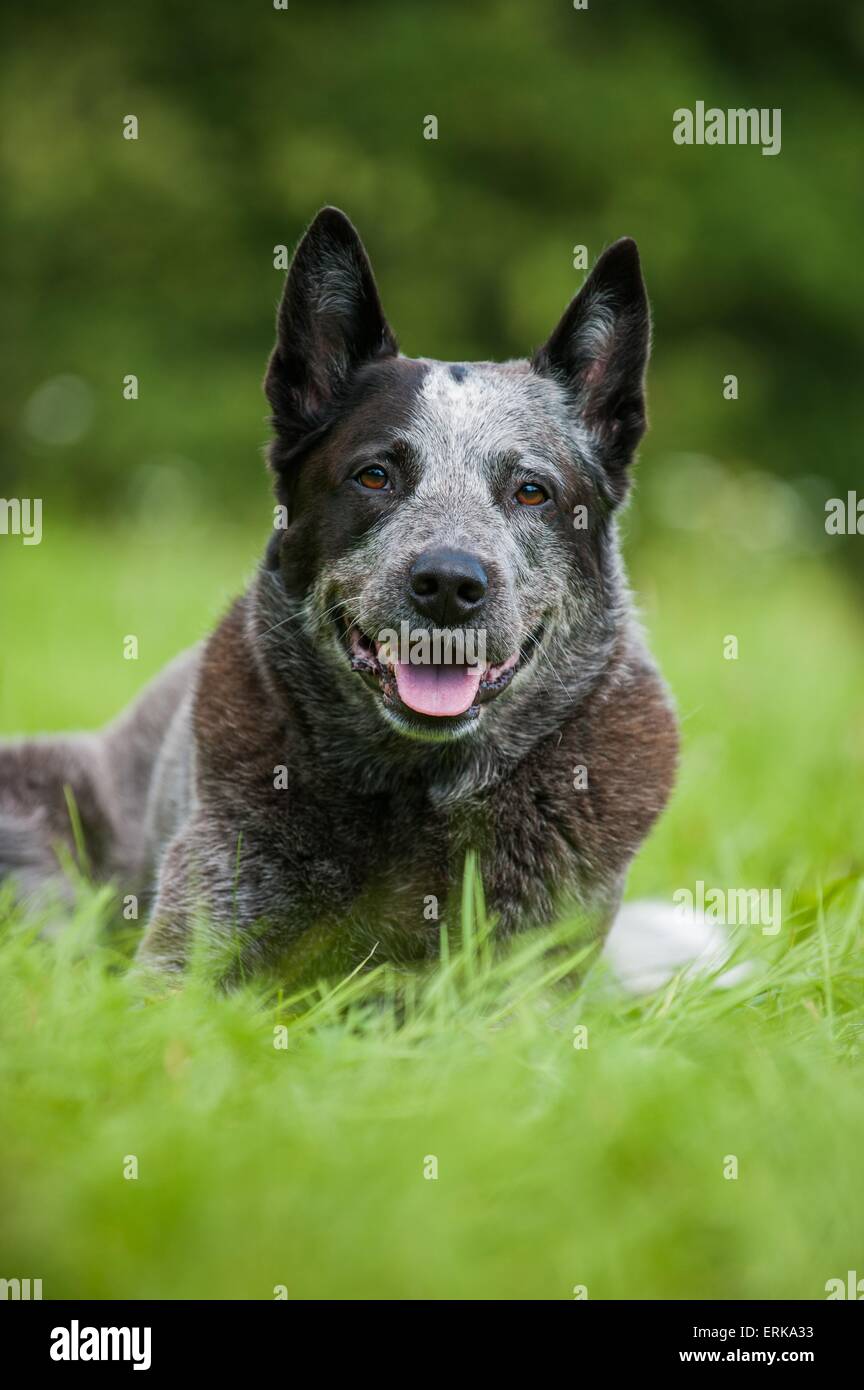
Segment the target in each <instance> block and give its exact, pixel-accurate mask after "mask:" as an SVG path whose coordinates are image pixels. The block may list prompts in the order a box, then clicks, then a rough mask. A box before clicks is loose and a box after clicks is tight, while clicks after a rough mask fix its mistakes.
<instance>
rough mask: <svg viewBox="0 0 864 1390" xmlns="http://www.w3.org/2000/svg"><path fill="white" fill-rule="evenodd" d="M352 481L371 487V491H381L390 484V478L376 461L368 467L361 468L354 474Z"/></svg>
mask: <svg viewBox="0 0 864 1390" xmlns="http://www.w3.org/2000/svg"><path fill="white" fill-rule="evenodd" d="M354 481H355V482H357V483H359V484H360V486H361V487H368V488H371V490H372V491H373V492H383V491H384V489H385V488H388V487H389V486H390V479H389V478H388V476H387V473H386V472H385V470H384V469H383V468H382V467H381V466H380V465H379V464H377V463H375V464H372V466H371V467H369V468H363V469H361V471H360V472H359V473H355V474H354Z"/></svg>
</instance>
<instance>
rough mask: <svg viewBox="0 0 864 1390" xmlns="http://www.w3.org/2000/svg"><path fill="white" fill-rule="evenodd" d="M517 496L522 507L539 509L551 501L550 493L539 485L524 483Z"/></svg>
mask: <svg viewBox="0 0 864 1390" xmlns="http://www.w3.org/2000/svg"><path fill="white" fill-rule="evenodd" d="M515 496H516V501H517V502H518V503H519V505H520V506H522V507H539V506H540V505H541V503H543V502H548V501H549V494H548V492H547V491H546V489H545V488H542V487H541V486H540V484H539V483H523V484H522V486H521V487H520V489H519V491H518V492H517V493H516V494H515Z"/></svg>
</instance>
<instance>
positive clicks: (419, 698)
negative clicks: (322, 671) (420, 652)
mask: <svg viewBox="0 0 864 1390" xmlns="http://www.w3.org/2000/svg"><path fill="white" fill-rule="evenodd" d="M341 636H342V642H343V645H344V647H345V649H346V651H347V655H348V659H349V661H350V663H351V669H352V670H354V671H356V672H357V673H358V674H359V675H361V676H362V677H363V678H364V679H365V680H366V683H367V685H369V686H370V688H372V689H374V690H376V691H377V692H378V693H379V694H380V696H381V699H382V700H383V702H384V704H385V706H388V707H389V708H390V709H392V710H393V711H394V712H396V713H400V714H405V713H410V716H413V717H414V719H415V720H417V718H418V717H419V721H420V722H422V723H426V724H435V723H438V722H439V721H440V722H441V723H442V724H446V723H447V722H448V721H463V720H469V719H475V718H476V717H477V715H478V714H479V712H480V708H481V706H482V705H484V704H487V703H488V702H489V701H490V700H494V699H495V698H496V697H497V696H498V695H500V694H501V692H502V691H503V690H506V689H507V687H508V686H509V685H510V683H511V681H512V680H513V678H514V676H515V675H516V673H517V671H519V670H520V669H521V667H522V666H523V665H524V664H525V663H526V662H527V661H529V660H530V658H531V652H532V651H534V650H536V645H535V644H536V643H537V642H538V641H539V633H538V634H535V635H533V636H532V637H531V638H529V639H528V641H527V642H526V643H525V645H524V646H523V647H521V648H520V649H519V650H517V651H515V652H512V653H511V655H510V656H508V657H507V658H506V659H505V660H504V661H502V662H500V663H498V664H493V663H491V662H486V663H478V664H469V663H467V662H466V663H461V664H460V663H455V662H454V663H450V662H438V663H436V662H431V661H430V662H414V661H402V660H400V659H399V656H400V654H399V653H398V652H397V651H394V650H393V649H392V648H391V647H390V646H388V645H385V644H384V643H382V642H379V641H377V640H376V639H375V638H373V637H369V636H368V635H367V634H366V633H364V632H362V631H361V630H360V628H358V627H357V626H356V625H354V624H349V623H347V622H343V625H342V633H341Z"/></svg>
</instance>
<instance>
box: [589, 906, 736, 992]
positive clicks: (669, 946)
mask: <svg viewBox="0 0 864 1390" xmlns="http://www.w3.org/2000/svg"><path fill="white" fill-rule="evenodd" d="M731 954H732V943H731V941H730V939H729V936H728V933H727V932H726V930H725V929H724V928H723V927H721V926H718V925H717V923H716V922H709V921H708V920H707V919H706V918H705V917H704V916H702V915H701V914H700V913H697V912H684V911H683V910H682V909H680V908H678V907H673V906H672V905H671V904H670V903H663V902H646V901H643V902H633V903H624V905H623V906H622V907H621V909H620V911H619V913H618V915H617V917H616V918H615V920H614V922H613V923H612V927H611V930H610V932H609V935H608V937H607V938H606V944H605V946H604V948H603V955H604V957H605V959H606V960H607V961H608V963H609V965H610V967H611V969H612V971H613V973H614V974H615V976H616V977H617V979H618V982H619V983H620V984H621V986H622V987H623V988H624V989H625V990H626V991H627V992H628V994H652V993H653V992H654V991H655V990H658V989H661V988H662V987H663V985H665V984H666V983H667V982H668V981H669V980H671V978H672V976H673V975H675V974H677V972H678V971H679V970H681V969H683V968H686V970H687V974H703V973H705V974H707V973H714V972H719V973H717V976H716V979H715V981H714V983H715V985H717V986H718V987H719V988H721V989H725V988H728V987H729V986H730V985H735V984H738V983H739V981H740V980H743V979H745V978H746V977H747V975H748V974H749V972H750V970H751V969H752V967H751V966H750V965H748V964H747V963H746V962H745V963H743V964H738V965H733V966H731V967H730V968H729V969H728V970H724V969H723V966H724V965H725V964H726V962H727V961H728V959H729V957H730V955H731Z"/></svg>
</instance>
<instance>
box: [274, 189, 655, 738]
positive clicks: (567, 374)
mask: <svg viewBox="0 0 864 1390" xmlns="http://www.w3.org/2000/svg"><path fill="white" fill-rule="evenodd" d="M648 341H649V311H648V302H647V298H646V294H645V288H644V284H643V281H642V275H641V271H640V267H639V257H638V253H637V250H636V245H635V243H634V242H633V241H630V240H627V239H624V240H621V241H618V242H616V243H615V244H614V245H613V246H611V247H610V248H609V249H608V250H607V251H606V252H604V254H603V255H602V256H601V257H600V259H599V260H598V262H597V264H596V265H595V267H594V269H593V270H592V272H591V274H590V275H589V277H588V279H587V280H586V282H585V284H584V286H583V288H582V290H581V291H580V293H579V294H578V295H577V296H576V298H575V299H574V300H573V301H572V303H571V304H570V306H569V308H568V309H567V311H566V313H565V314H564V317H563V318H562V320H561V322H560V323H559V324H558V326H557V328H556V329H555V331H554V332H553V334H552V336H551V337H550V338H549V339H548V341H547V342H546V344H545V345H544V346H543V347H542V348H541V349H540V350H539V351H538V352H537V353H536V354H535V356H534V357H533V359H532V360H531V361H530V362H529V361H518V362H508V363H504V364H500V365H499V364H495V363H488V362H480V363H464V364H463V363H445V362H436V361H430V360H426V359H410V358H406V357H402V356H400V354H399V352H398V348H397V345H396V340H395V338H394V336H393V334H392V332H391V330H390V328H389V326H388V324H387V321H386V319H385V318H384V315H383V312H382V309H381V303H380V300H379V297H378V291H377V289H376V286H375V281H374V278H373V275H372V271H371V268H370V265H369V261H368V258H367V256H366V253H365V251H364V249H363V245H362V243H361V241H360V239H359V237H358V235H357V233H356V231H355V230H354V228H353V227H352V225H351V223H350V222H349V221H348V219H347V218H346V217H345V216H344V215H343V214H342V213H340V212H338V211H336V210H335V209H333V208H326V209H324V210H323V211H322V212H321V213H319V215H318V216H317V217H316V219H315V221H314V222H313V223H312V225H311V227H310V228H309V230H308V231H307V232H306V234H305V236H304V237H303V239H302V241H301V243H300V245H299V247H298V249H297V252H296V254H295V257H294V260H293V263H292V266H291V269H290V271H289V274H288V279H287V282H286V286H285V292H284V295H283V299H282V303H281V305H280V308H279V313H278V327H277V341H276V346H275V348H274V351H273V354H272V357H271V359H270V363H269V367H268V371H267V376H266V381H265V389H266V393H267V397H268V399H269V401H270V404H271V406H272V408H273V424H274V427H275V432H276V438H275V440H274V443H273V445H272V446H271V452H270V462H271V466H272V468H273V471H274V473H275V477H276V492H277V498H278V501H279V503H280V506H279V508H277V516H278V517H279V519H280V520H282V521H283V522H284V529H282V530H281V531H279V532H277V539H276V541H275V542H274V547H273V552H274V554H273V566H274V569H275V570H276V571H277V572H278V574H279V577H280V582H281V583H282V584H283V585H284V587H285V591H286V593H287V594H288V595H289V596H290V597H291V598H292V599H293V600H294V601H295V603H296V604H297V605H298V616H299V617H300V618H301V619H302V620H303V626H304V629H305V631H306V633H307V635H308V636H310V637H311V638H312V639H313V640H314V642H315V643H316V648H317V651H318V653H319V655H320V656H321V657H322V659H323V660H324V661H325V662H326V663H327V665H328V668H329V669H330V670H331V671H332V673H333V674H334V676H335V678H336V679H341V680H344V681H346V682H351V683H352V686H353V687H354V688H356V689H357V690H362V691H363V699H364V700H366V701H372V702H374V703H375V705H376V706H377V708H378V709H379V710H380V712H381V714H382V715H383V716H384V717H385V718H386V719H387V720H388V721H390V722H391V724H393V725H395V727H397V728H398V729H399V730H401V731H402V732H404V733H406V734H409V735H412V736H414V737H420V738H427V739H429V738H432V739H442V738H446V739H449V738H453V737H457V736H459V735H461V734H464V733H468V732H470V731H472V730H474V729H477V728H478V727H481V726H483V724H484V721H488V720H489V719H493V720H494V718H495V717H497V716H495V715H494V714H493V710H495V709H497V708H499V707H500V708H501V709H502V710H503V708H504V707H505V705H509V706H510V707H511V708H512V707H514V706H518V704H519V703H520V701H519V699H518V694H519V691H520V690H521V691H522V692H523V693H527V692H528V691H529V689H540V690H542V689H544V688H547V689H548V688H553V689H554V688H555V687H556V682H557V683H558V684H559V685H562V686H563V687H564V688H565V690H566V691H568V692H569V694H570V697H571V698H572V694H573V693H574V691H576V690H578V688H579V685H580V681H581V680H583V679H584V677H585V675H586V673H588V672H590V671H596V668H597V665H598V663H599V662H601V660H602V657H603V654H604V652H608V649H609V646H610V644H611V641H612V639H613V636H614V630H615V624H616V621H617V617H618V605H619V586H618V584H617V574H618V566H617V549H616V546H615V540H614V525H613V523H612V518H613V515H614V512H615V510H616V508H617V507H618V505H619V504H620V503H621V501H622V499H623V498H624V496H625V493H626V491H627V485H628V472H629V465H630V462H631V459H632V455H633V451H634V448H635V446H636V444H637V443H638V440H639V438H640V436H641V434H642V432H643V430H644V426H645V406H644V391H643V378H644V372H645V363H646V359H647V354H648ZM352 698H353V692H352Z"/></svg>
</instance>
